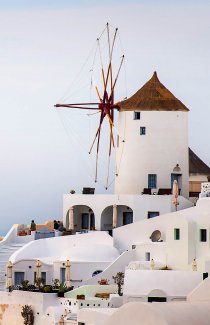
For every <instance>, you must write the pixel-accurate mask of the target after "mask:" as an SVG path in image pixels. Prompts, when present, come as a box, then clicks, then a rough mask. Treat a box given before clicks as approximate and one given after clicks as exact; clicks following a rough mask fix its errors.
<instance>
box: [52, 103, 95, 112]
mask: <svg viewBox="0 0 210 325" xmlns="http://www.w3.org/2000/svg"><path fill="white" fill-rule="evenodd" d="M99 104H100V103H82V104H80V103H78V104H56V105H55V107H67V108H79V109H94V110H98V106H99ZM86 105H87V106H86ZM91 105H97V107H88V106H91Z"/></svg>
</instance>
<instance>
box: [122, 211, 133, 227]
mask: <svg viewBox="0 0 210 325" xmlns="http://www.w3.org/2000/svg"><path fill="white" fill-rule="evenodd" d="M129 223H133V212H123V226H124V225H128V224H129Z"/></svg>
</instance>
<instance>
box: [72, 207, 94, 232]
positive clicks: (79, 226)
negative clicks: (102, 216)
mask: <svg viewBox="0 0 210 325" xmlns="http://www.w3.org/2000/svg"><path fill="white" fill-rule="evenodd" d="M72 208H73V224H74V231H85V230H95V214H94V212H93V210H92V209H91V208H90V207H89V206H87V205H74V206H73V207H71V208H70V209H69V210H68V211H67V214H66V229H67V230H68V229H69V213H70V210H71V209H72Z"/></svg>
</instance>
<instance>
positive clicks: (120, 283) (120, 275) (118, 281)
mask: <svg viewBox="0 0 210 325" xmlns="http://www.w3.org/2000/svg"><path fill="white" fill-rule="evenodd" d="M124 277H125V275H124V273H123V272H118V273H117V274H116V275H115V276H113V277H112V278H113V279H114V282H115V283H116V284H117V286H118V295H119V296H122V295H123V293H122V286H123V284H124Z"/></svg>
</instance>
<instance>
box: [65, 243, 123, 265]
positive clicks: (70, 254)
mask: <svg viewBox="0 0 210 325" xmlns="http://www.w3.org/2000/svg"><path fill="white" fill-rule="evenodd" d="M119 255H120V254H119V252H118V250H117V249H116V248H115V247H113V246H110V245H97V247H96V246H95V245H87V246H74V247H71V248H69V249H66V250H65V251H64V252H63V254H62V255H61V257H60V259H61V260H63V261H65V260H70V261H80V262H112V261H114V260H115V259H116V258H118V256H119Z"/></svg>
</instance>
